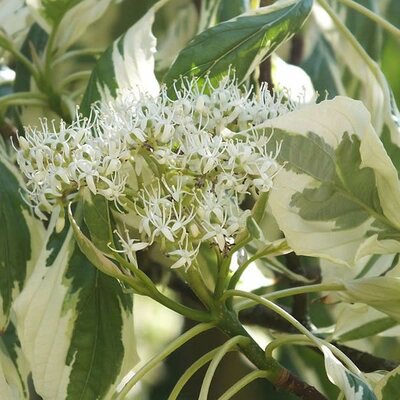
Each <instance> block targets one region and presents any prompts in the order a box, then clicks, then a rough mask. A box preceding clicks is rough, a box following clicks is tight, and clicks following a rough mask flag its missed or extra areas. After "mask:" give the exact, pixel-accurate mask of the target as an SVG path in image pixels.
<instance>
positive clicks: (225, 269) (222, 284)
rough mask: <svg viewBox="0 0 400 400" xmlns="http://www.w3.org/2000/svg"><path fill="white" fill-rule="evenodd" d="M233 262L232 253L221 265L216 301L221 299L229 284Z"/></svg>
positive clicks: (224, 258)
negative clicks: (230, 268)
mask: <svg viewBox="0 0 400 400" xmlns="http://www.w3.org/2000/svg"><path fill="white" fill-rule="evenodd" d="M231 261H232V253H231V254H230V255H229V256H227V257H223V258H222V262H221V263H220V264H219V267H218V277H217V282H216V284H215V290H214V298H216V299H218V298H220V297H221V295H222V293H223V292H224V289H225V288H226V285H227V283H228V275H229V267H230V265H231Z"/></svg>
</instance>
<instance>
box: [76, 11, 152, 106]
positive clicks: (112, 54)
mask: <svg viewBox="0 0 400 400" xmlns="http://www.w3.org/2000/svg"><path fill="white" fill-rule="evenodd" d="M156 6H157V4H156ZM156 6H153V7H152V8H150V10H149V11H148V12H147V13H146V14H145V15H144V16H143V17H142V18H141V19H140V20H139V21H137V22H136V23H135V24H134V25H133V26H132V27H131V28H130V29H129V30H128V31H127V32H126V33H124V34H123V35H122V36H121V37H120V38H118V39H117V40H116V41H115V42H114V43H113V44H112V45H111V46H110V47H109V48H108V49H107V50H106V51H105V53H104V54H103V55H102V56H101V58H100V59H99V61H98V62H97V64H96V66H95V68H94V70H93V72H92V75H91V77H90V80H89V84H88V87H87V89H86V92H85V94H84V97H83V100H82V104H81V111H82V112H83V113H84V114H88V113H89V110H90V106H91V104H93V103H94V102H96V101H98V100H102V101H106V102H107V101H110V100H111V99H112V98H115V97H116V96H117V91H118V90H123V89H127V88H129V89H130V90H131V92H130V94H132V93H137V95H139V94H140V93H148V94H150V95H157V94H158V91H159V84H158V81H157V79H156V77H155V74H154V63H155V61H154V53H155V48H156V38H155V37H154V36H153V33H152V31H151V28H152V25H153V22H154V17H155V11H156Z"/></svg>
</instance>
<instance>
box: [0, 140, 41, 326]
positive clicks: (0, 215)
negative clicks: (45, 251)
mask: <svg viewBox="0 0 400 400" xmlns="http://www.w3.org/2000/svg"><path fill="white" fill-rule="evenodd" d="M0 146H2V143H0ZM1 150H2V149H1V148H0V156H1V157H2V158H3V159H2V160H1V161H0V237H1V238H2V240H1V243H0V332H1V331H5V329H6V327H7V325H8V322H9V319H10V312H11V305H12V302H13V300H14V299H15V298H16V296H17V295H18V294H19V292H20V291H21V290H22V288H23V285H24V283H25V280H26V278H27V277H28V275H29V271H30V269H31V267H32V265H31V264H32V262H34V261H35V259H36V257H37V255H38V242H39V243H40V239H41V238H42V237H43V227H42V225H41V223H40V221H38V220H36V219H34V218H33V217H32V216H31V214H30V212H29V209H28V207H27V205H26V203H25V202H24V200H23V198H22V196H21V186H20V184H21V181H20V179H21V178H20V177H19V172H18V171H17V170H15V168H14V167H13V166H12V165H11V163H9V162H7V160H6V158H5V157H6V155H5V153H2V151H1ZM39 246H40V245H39Z"/></svg>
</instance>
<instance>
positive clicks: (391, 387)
mask: <svg viewBox="0 0 400 400" xmlns="http://www.w3.org/2000/svg"><path fill="white" fill-rule="evenodd" d="M399 387H400V366H399V367H397V368H395V369H394V370H393V371H391V372H389V373H388V374H386V375H385V377H384V378H383V379H381V380H380V381H379V382H378V383H377V385H376V386H375V393H376V396H377V399H378V400H397V399H398V398H399Z"/></svg>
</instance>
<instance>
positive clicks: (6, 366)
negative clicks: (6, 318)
mask: <svg viewBox="0 0 400 400" xmlns="http://www.w3.org/2000/svg"><path fill="white" fill-rule="evenodd" d="M29 374H30V369H29V365H28V362H27V360H26V358H25V356H24V354H23V352H22V349H21V344H20V342H19V339H18V337H17V333H16V330H15V327H14V325H13V324H12V323H10V324H9V325H8V327H7V330H6V331H5V332H4V333H3V335H2V336H1V338H0V398H1V399H5V400H14V399H18V400H23V399H29V392H30V390H29V384H28V378H29Z"/></svg>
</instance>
